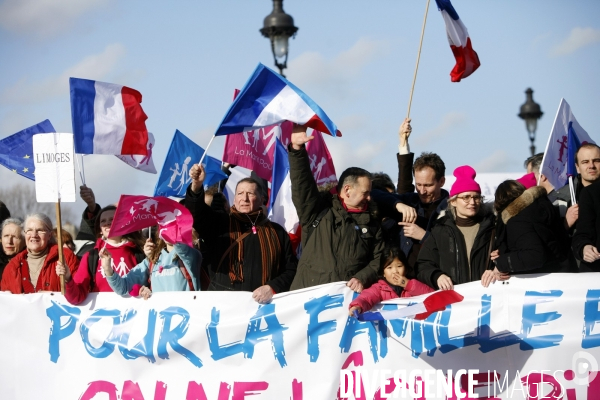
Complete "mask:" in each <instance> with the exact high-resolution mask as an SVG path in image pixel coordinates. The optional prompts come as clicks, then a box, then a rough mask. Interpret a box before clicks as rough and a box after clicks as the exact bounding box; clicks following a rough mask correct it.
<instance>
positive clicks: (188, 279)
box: [179, 258, 196, 292]
mask: <svg viewBox="0 0 600 400" xmlns="http://www.w3.org/2000/svg"><path fill="white" fill-rule="evenodd" d="M179 269H180V270H181V273H182V274H183V276H185V279H186V280H187V283H188V286H189V287H190V292H194V291H195V290H196V289H195V288H194V282H193V281H192V277H191V276H190V273H189V272H188V270H187V268H186V267H185V265H184V264H183V261H182V260H181V258H180V259H179Z"/></svg>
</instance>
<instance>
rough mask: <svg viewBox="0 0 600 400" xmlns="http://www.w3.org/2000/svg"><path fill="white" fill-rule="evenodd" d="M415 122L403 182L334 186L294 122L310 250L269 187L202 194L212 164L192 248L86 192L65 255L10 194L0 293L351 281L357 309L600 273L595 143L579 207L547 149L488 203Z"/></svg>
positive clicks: (196, 176) (292, 158) (346, 177)
mask: <svg viewBox="0 0 600 400" xmlns="http://www.w3.org/2000/svg"><path fill="white" fill-rule="evenodd" d="M410 122H411V121H410V120H409V119H407V120H405V121H404V122H403V124H402V125H401V127H400V132H399V139H400V143H399V147H398V154H397V160H398V182H397V185H395V184H394V182H393V181H392V180H391V179H390V177H389V176H388V175H387V174H384V173H370V172H368V171H366V170H364V169H362V168H358V167H352V168H348V169H346V170H345V171H344V172H343V173H342V174H341V175H340V177H339V181H338V184H337V186H336V187H327V188H322V187H318V186H317V183H316V181H315V178H314V177H313V174H312V172H311V169H310V160H309V158H308V153H307V151H306V148H305V144H306V143H307V142H308V141H310V140H311V139H312V136H308V135H307V132H306V128H305V127H303V126H298V125H296V126H294V129H293V133H292V137H291V141H290V143H289V146H288V156H289V163H290V179H291V182H292V200H293V203H294V206H295V208H296V212H297V214H298V217H299V221H300V231H301V242H300V243H299V245H296V243H294V242H293V241H292V240H291V239H290V236H289V235H288V234H287V233H286V231H285V229H284V228H283V227H281V226H280V225H278V224H277V223H274V222H271V221H270V220H269V219H268V218H267V215H266V208H265V205H266V204H267V190H266V186H265V183H264V182H263V181H261V180H260V179H255V178H252V177H250V178H245V179H243V180H241V181H240V182H239V183H238V184H237V186H236V190H235V193H234V199H233V200H232V206H231V207H229V203H228V201H227V199H226V198H225V197H224V196H223V194H222V193H220V192H219V191H218V190H214V188H209V189H206V190H205V188H204V186H203V183H204V178H205V175H206V174H205V171H204V168H203V167H202V166H201V165H193V166H192V167H191V168H190V170H189V175H190V178H191V183H190V185H189V187H188V188H187V192H186V194H185V198H184V199H183V200H182V201H181V202H182V204H183V205H184V206H185V207H186V208H187V209H188V210H189V211H190V213H191V215H192V217H193V227H194V239H195V240H194V247H190V246H188V245H186V244H183V243H168V242H166V241H165V240H164V239H163V238H161V237H160V236H159V235H158V229H152V228H151V229H150V231H151V232H152V231H153V233H154V235H150V236H151V237H147V236H148V234H147V233H146V234H144V233H143V232H140V231H138V232H131V233H129V234H127V235H125V236H109V232H110V228H111V223H112V221H113V218H114V215H115V211H116V207H115V206H114V205H109V206H106V207H104V208H102V207H101V206H100V205H99V204H97V203H96V201H95V197H94V193H93V191H92V189H91V188H88V187H85V186H83V187H81V188H80V196H81V198H82V199H83V200H84V201H85V203H86V204H87V207H86V209H85V210H84V211H83V215H82V222H81V227H80V230H79V233H78V235H77V237H76V240H73V239H72V238H71V237H70V235H67V236H63V237H62V243H64V249H63V253H64V258H63V262H60V261H59V259H58V245H57V240H56V231H55V230H53V227H52V223H51V221H50V219H49V218H48V216H46V215H44V214H35V213H34V214H31V215H28V216H26V217H25V219H24V220H21V219H19V218H14V217H11V215H10V212H9V210H8V209H7V208H6V206H5V205H4V204H3V203H1V202H0V218H1V220H2V221H1V226H0V228H1V232H2V249H1V250H2V251H0V274H1V276H2V279H1V283H0V289H1V290H2V291H8V292H11V293H15V294H16V293H35V292H41V291H59V290H60V276H63V277H64V281H65V297H66V299H67V300H68V301H69V302H71V303H72V304H80V303H82V302H85V301H86V299H87V297H88V294H89V293H91V292H111V291H112V292H115V293H117V294H119V295H123V296H126V295H131V296H139V297H142V298H145V299H147V298H148V297H149V296H150V295H151V293H152V292H153V291H197V290H212V291H247V292H252V296H253V298H254V299H255V300H256V301H257V302H259V303H266V302H269V301H271V299H272V297H273V295H274V294H277V293H281V292H286V291H289V290H296V289H303V288H307V287H311V286H316V285H320V284H326V283H331V282H337V281H345V282H346V284H347V286H348V287H349V288H350V289H352V290H353V291H355V292H357V293H360V292H363V290H364V292H363V293H362V295H361V296H359V297H358V298H357V299H356V300H355V301H354V302H352V304H350V313H351V314H352V313H353V312H364V311H366V310H367V309H369V308H371V307H372V306H373V305H374V304H375V303H377V302H380V301H382V300H387V299H391V298H396V297H407V296H413V295H419V294H424V293H429V292H431V291H434V290H449V289H453V288H454V286H455V285H457V284H463V283H468V282H474V281H481V284H482V285H483V286H485V287H488V286H489V285H490V284H493V283H494V282H496V281H505V280H508V279H510V277H511V276H513V275H517V274H534V273H536V274H540V273H542V274H543V273H559V272H560V273H567V272H569V273H573V272H599V271H600V251H599V248H600V235H599V233H600V215H598V217H596V213H600V183H596V181H598V178H599V177H600V148H599V147H598V146H596V145H595V144H589V143H586V144H584V145H582V146H581V147H580V148H579V149H578V151H577V153H576V160H575V161H576V168H577V172H578V176H577V177H576V178H575V180H574V184H575V190H574V194H575V200H576V202H575V203H573V204H572V198H571V191H570V190H569V188H568V187H566V188H554V187H552V185H551V184H550V183H549V182H548V179H547V178H546V177H545V176H544V175H543V174H542V173H540V165H541V162H542V158H543V154H537V155H535V156H533V157H530V158H529V159H527V160H526V162H525V167H526V169H527V174H526V175H524V176H523V177H522V178H520V179H518V180H507V181H505V182H503V183H501V184H500V185H499V186H498V188H497V190H496V193H495V199H494V201H493V202H485V199H484V198H483V196H482V195H481V187H480V185H479V183H478V182H477V173H476V171H475V170H474V169H473V168H472V167H471V166H468V165H464V166H459V167H457V168H456V169H455V170H454V171H453V175H454V176H455V178H456V180H455V182H454V183H453V184H452V186H451V188H450V191H449V192H448V191H446V190H444V189H442V187H443V186H444V184H445V178H444V177H445V175H446V168H445V164H444V162H443V161H442V159H441V158H440V156H438V155H437V154H433V153H422V154H421V155H420V156H419V157H417V158H416V159H415V157H414V154H413V153H412V152H411V151H410V147H409V141H408V138H409V136H410V134H411V132H412V127H411V124H410ZM218 185H222V183H220V184H218ZM32 212H35V210H32ZM145 236H146V237H145Z"/></svg>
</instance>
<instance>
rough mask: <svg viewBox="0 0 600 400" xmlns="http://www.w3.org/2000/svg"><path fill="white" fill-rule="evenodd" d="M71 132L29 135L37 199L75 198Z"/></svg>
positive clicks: (51, 200) (73, 153) (41, 201)
mask: <svg viewBox="0 0 600 400" xmlns="http://www.w3.org/2000/svg"><path fill="white" fill-rule="evenodd" d="M74 158H75V151H74V150H73V134H72V133H41V134H37V135H33V163H34V165H35V194H36V199H37V201H38V202H39V203H56V202H58V200H59V199H60V201H61V202H69V203H72V202H75V200H76V197H75V166H74V164H73V160H74Z"/></svg>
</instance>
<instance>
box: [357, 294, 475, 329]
mask: <svg viewBox="0 0 600 400" xmlns="http://www.w3.org/2000/svg"><path fill="white" fill-rule="evenodd" d="M463 299H464V297H463V296H462V295H461V294H459V293H457V292H455V291H454V290H441V291H437V292H434V293H432V294H430V295H429V296H427V298H426V299H425V300H423V301H422V302H420V303H416V304H412V305H409V306H407V307H404V308H400V309H398V310H379V311H367V312H365V313H362V314H358V313H356V311H355V316H356V318H358V320H360V321H384V320H388V321H389V320H392V319H400V318H411V319H417V320H424V319H425V318H427V317H429V316H430V315H431V314H433V313H434V312H438V311H444V310H445V309H446V306H449V305H450V304H454V303H459V302H461V301H463Z"/></svg>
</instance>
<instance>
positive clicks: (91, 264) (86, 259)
mask: <svg viewBox="0 0 600 400" xmlns="http://www.w3.org/2000/svg"><path fill="white" fill-rule="evenodd" d="M116 210H117V207H115V206H112V205H111V206H106V207H104V208H103V209H102V210H100V213H99V214H98V217H97V218H96V222H95V224H94V233H95V235H96V238H97V240H96V245H95V246H94V248H93V249H92V250H90V251H89V252H87V253H86V254H84V255H83V257H82V258H81V263H80V264H79V267H80V268H78V269H77V273H75V275H73V276H71V273H70V271H69V270H68V269H66V268H65V267H64V266H63V265H62V264H61V263H60V262H59V263H57V265H56V273H57V274H58V275H62V274H64V275H65V298H66V299H67V301H69V303H71V304H79V303H81V302H83V301H84V300H85V299H86V298H87V296H88V294H89V293H90V292H112V291H113V290H112V288H111V287H110V285H109V284H108V282H107V280H106V275H105V274H104V271H103V270H102V263H101V260H100V257H99V253H100V251H101V250H103V249H106V250H108V251H109V252H110V253H111V254H112V256H113V260H114V261H113V262H112V264H113V265H112V268H113V269H114V270H115V271H117V273H118V274H119V275H121V276H125V275H127V274H128V273H129V271H130V270H131V269H133V268H134V267H135V266H136V265H137V264H139V263H140V262H142V261H143V260H144V258H145V255H144V253H143V252H142V251H141V243H143V242H142V236H141V234H140V233H139V232H133V233H129V234H127V235H124V236H111V237H109V236H108V235H109V233H110V226H111V224H112V221H113V218H114V216H115V211H116ZM136 292H137V290H136ZM135 294H137V293H135Z"/></svg>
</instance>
